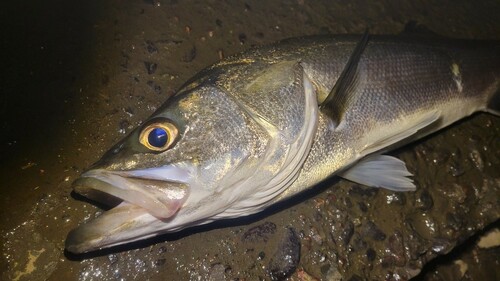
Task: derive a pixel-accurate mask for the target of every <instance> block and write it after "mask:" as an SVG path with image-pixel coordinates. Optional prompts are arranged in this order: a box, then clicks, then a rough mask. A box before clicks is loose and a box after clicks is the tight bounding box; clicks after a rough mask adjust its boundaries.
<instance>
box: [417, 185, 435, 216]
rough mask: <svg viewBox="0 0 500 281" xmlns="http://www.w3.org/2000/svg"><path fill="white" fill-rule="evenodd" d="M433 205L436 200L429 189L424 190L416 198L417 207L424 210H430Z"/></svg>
mask: <svg viewBox="0 0 500 281" xmlns="http://www.w3.org/2000/svg"><path fill="white" fill-rule="evenodd" d="M432 206H434V200H433V199H432V196H431V194H430V193H429V192H428V191H427V190H424V191H422V193H421V194H420V196H419V197H418V198H417V200H416V204H415V207H416V208H418V209H420V210H422V211H428V210H430V209H431V208H432Z"/></svg>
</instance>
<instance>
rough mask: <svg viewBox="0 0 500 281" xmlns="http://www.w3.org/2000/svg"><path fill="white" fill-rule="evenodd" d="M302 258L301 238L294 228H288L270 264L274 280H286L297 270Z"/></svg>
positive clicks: (269, 269) (270, 272) (269, 270)
mask: <svg viewBox="0 0 500 281" xmlns="http://www.w3.org/2000/svg"><path fill="white" fill-rule="evenodd" d="M299 260H300V239H299V236H298V235H297V232H296V231H295V229H293V228H287V229H286V231H285V233H284V235H283V237H282V238H281V240H280V241H279V243H278V247H277V249H276V251H275V252H274V254H273V256H272V258H271V260H270V261H269V265H268V273H269V275H270V277H271V279H272V280H285V279H286V278H287V277H288V276H290V275H291V274H292V273H294V272H295V269H297V265H298V264H299Z"/></svg>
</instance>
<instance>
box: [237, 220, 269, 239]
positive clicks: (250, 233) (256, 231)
mask: <svg viewBox="0 0 500 281" xmlns="http://www.w3.org/2000/svg"><path fill="white" fill-rule="evenodd" d="M275 232H276V225H275V224H274V223H272V222H265V223H263V224H260V225H257V226H255V227H252V228H250V229H249V230H247V231H246V232H245V233H244V234H243V237H241V240H242V241H243V242H257V241H263V242H267V240H268V239H269V236H270V235H271V234H274V233H275Z"/></svg>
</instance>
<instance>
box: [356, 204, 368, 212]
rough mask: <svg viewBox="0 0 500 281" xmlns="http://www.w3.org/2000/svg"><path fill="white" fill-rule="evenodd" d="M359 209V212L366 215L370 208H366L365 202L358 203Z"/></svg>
mask: <svg viewBox="0 0 500 281" xmlns="http://www.w3.org/2000/svg"><path fill="white" fill-rule="evenodd" d="M358 207H359V210H360V211H361V212H363V213H366V212H367V211H368V206H366V203H365V202H358Z"/></svg>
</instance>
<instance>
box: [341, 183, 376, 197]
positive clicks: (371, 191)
mask: <svg viewBox="0 0 500 281" xmlns="http://www.w3.org/2000/svg"><path fill="white" fill-rule="evenodd" d="M377 193H378V188H371V187H361V186H359V185H355V186H353V187H351V188H350V189H349V192H348V194H349V195H357V196H361V197H363V198H371V197H373V196H375V195H376V194H377Z"/></svg>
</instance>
